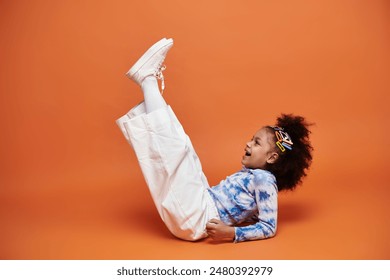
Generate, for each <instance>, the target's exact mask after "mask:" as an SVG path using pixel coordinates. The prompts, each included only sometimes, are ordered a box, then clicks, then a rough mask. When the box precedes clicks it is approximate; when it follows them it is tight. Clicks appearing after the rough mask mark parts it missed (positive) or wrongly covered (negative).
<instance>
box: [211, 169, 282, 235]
mask: <svg viewBox="0 0 390 280" xmlns="http://www.w3.org/2000/svg"><path fill="white" fill-rule="evenodd" d="M209 192H210V194H211V197H212V198H213V199H214V201H215V205H216V207H217V209H218V212H219V215H220V218H221V221H223V222H224V223H225V224H227V225H231V226H235V232H236V235H235V239H234V241H235V242H240V241H246V240H255V239H265V238H269V237H272V236H274V235H275V233H276V224H277V214H278V189H277V185H276V179H275V176H274V175H272V173H270V172H268V171H266V170H261V169H248V168H245V167H244V168H243V169H242V170H241V171H239V172H237V173H235V174H233V175H231V176H229V177H227V178H226V179H225V180H222V181H221V182H220V183H219V184H218V185H216V186H215V187H212V188H210V189H209ZM243 223H244V224H249V225H246V226H241V225H242V224H243Z"/></svg>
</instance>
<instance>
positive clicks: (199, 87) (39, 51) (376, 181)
mask: <svg viewBox="0 0 390 280" xmlns="http://www.w3.org/2000/svg"><path fill="white" fill-rule="evenodd" d="M389 6H390V5H389V2H388V1H386V0H366V1H363V0H362V1H355V0H349V1H348V0H346V1H340V0H331V1H329V0H319V1H301V0H297V1H289V0H280V1H262V0H248V1H225V0H217V1H206V0H201V1H181V0H176V1H173V0H171V1H151V0H150V1H129V0H122V1H96V0H90V1H43V0H41V1H39V0H36V1H27V0H17V1H1V2H0V74H1V75H0V93H1V95H0V98H1V99H0V101H1V103H0V104H1V110H0V114H1V118H0V123H1V138H0V139H1V145H0V148H1V162H0V164H1V168H0V175H1V189H0V223H1V230H0V258H1V259H389V257H390V242H389V237H390V223H389V210H390V206H389V195H390V188H389V179H390V178H389V159H388V158H389V156H390V149H389V143H387V141H388V139H389V137H390V135H389V120H388V113H389V109H388V108H389V107H388V106H389V103H390V102H389V93H390V91H389V89H390V84H389V82H388V77H389V70H390V69H389V66H390V60H389V58H390V57H389V49H390V48H389V47H390V36H389V35H390V34H389V30H390V14H389V11H390V9H389V8H390V7H389ZM165 36H166V37H173V38H174V39H175V45H174V47H173V49H172V50H171V51H170V53H169V56H168V58H167V60H166V64H167V66H168V68H167V70H166V72H165V76H166V85H167V88H166V91H165V93H164V96H165V98H166V100H167V102H168V103H170V104H171V106H172V107H173V108H174V110H175V111H176V114H177V115H178V117H179V119H180V120H181V122H182V123H183V126H184V128H185V129H186V131H187V133H188V134H189V135H190V137H191V139H192V141H193V144H194V146H195V148H196V150H197V152H198V154H199V157H200V159H201V161H202V164H203V167H204V171H205V173H206V175H207V177H208V179H209V181H210V184H212V185H213V184H216V183H218V182H219V180H221V179H223V178H224V177H225V176H227V175H229V174H231V173H233V172H235V171H237V170H238V169H240V167H241V166H240V160H241V157H242V154H243V149H244V146H245V143H246V141H247V140H248V139H249V138H250V137H251V136H252V134H253V133H254V132H255V131H256V130H257V129H258V128H259V127H260V126H262V125H266V124H273V123H274V120H275V118H276V116H277V115H279V114H280V113H281V112H285V113H290V112H292V113H295V114H301V115H303V116H306V117H307V119H308V120H309V121H312V122H315V123H316V126H315V127H313V134H312V142H313V145H314V147H315V153H314V162H313V165H312V169H311V170H310V173H309V176H308V177H307V179H306V180H305V181H304V184H303V185H302V186H301V187H300V188H298V189H297V190H296V191H295V192H287V193H281V194H280V205H279V209H280V210H279V224H278V226H279V230H278V234H277V236H276V237H275V238H272V239H269V240H263V241H255V242H244V243H240V244H231V243H222V244H215V243H213V242H211V241H210V240H203V241H200V242H196V243H189V242H185V241H181V240H178V239H176V238H174V237H172V236H171V235H170V234H169V232H168V231H167V230H166V228H165V226H164V224H163V223H162V222H161V221H160V219H159V217H158V215H157V211H156V209H155V208H154V205H153V203H152V200H151V198H150V195H149V193H148V191H147V188H146V185H145V182H144V179H143V177H142V174H141V172H140V168H139V167H138V163H137V161H136V159H135V156H134V153H133V152H132V151H131V148H130V146H129V145H128V144H127V143H126V141H125V140H124V138H123V137H122V135H121V132H120V131H119V129H118V128H117V127H116V124H115V122H114V121H115V119H116V118H118V117H119V116H121V115H122V114H123V113H125V112H127V110H128V109H129V108H130V107H132V106H133V105H135V104H136V103H138V102H139V101H140V100H141V98H142V95H141V93H140V89H139V88H138V87H137V86H136V85H135V84H133V83H132V82H130V81H129V80H128V79H127V78H125V76H124V73H125V72H126V71H127V70H128V68H129V67H130V66H131V65H132V64H133V63H134V62H135V61H136V60H137V59H138V57H139V56H140V55H141V54H142V53H143V52H144V51H145V50H146V49H147V48H148V47H149V46H150V45H151V44H153V43H154V42H155V41H157V40H159V39H160V38H162V37H165Z"/></svg>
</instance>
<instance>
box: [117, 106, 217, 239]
mask: <svg viewBox="0 0 390 280" xmlns="http://www.w3.org/2000/svg"><path fill="white" fill-rule="evenodd" d="M140 106H141V107H142V104H140V105H138V107H136V108H135V109H134V110H135V111H137V112H138V113H139V114H130V113H128V114H127V115H126V116H127V117H126V116H124V117H122V118H120V119H118V121H117V123H118V125H119V126H120V127H121V126H122V127H123V128H124V132H125V133H124V134H125V137H126V136H127V137H128V139H129V142H130V143H131V145H132V146H133V148H134V150H135V153H136V156H137V158H138V161H139V164H140V166H141V169H142V172H143V174H144V177H145V180H146V183H147V185H148V187H149V190H150V192H151V195H152V198H153V201H154V203H155V205H156V208H157V210H158V212H159V214H160V216H161V218H162V220H163V221H164V222H165V224H166V226H167V227H168V229H169V230H170V231H171V232H172V233H173V234H174V235H175V236H177V237H179V238H182V239H185V240H198V239H201V238H204V237H206V236H207V234H206V232H205V228H206V223H207V222H208V221H209V220H210V219H212V218H218V212H217V210H216V208H215V205H214V202H213V200H212V198H211V197H210V195H209V193H208V191H207V189H208V188H209V185H208V182H207V179H206V177H205V175H204V173H203V171H202V167H201V164H200V161H199V158H198V156H197V155H196V153H195V151H194V148H193V146H192V143H191V141H190V139H189V137H188V136H187V135H186V133H185V132H184V130H183V127H182V126H181V124H180V122H179V121H178V119H177V117H176V115H175V114H174V112H173V111H172V109H171V107H169V106H166V107H165V108H163V109H160V110H156V111H153V112H151V113H150V114H145V113H143V112H142V110H139V108H140ZM137 108H138V109H137ZM130 112H133V113H134V111H130Z"/></svg>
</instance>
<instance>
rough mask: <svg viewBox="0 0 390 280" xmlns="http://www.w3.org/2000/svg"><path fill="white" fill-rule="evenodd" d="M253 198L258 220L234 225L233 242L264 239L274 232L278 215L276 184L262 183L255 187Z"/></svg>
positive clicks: (271, 235)
mask: <svg viewBox="0 0 390 280" xmlns="http://www.w3.org/2000/svg"><path fill="white" fill-rule="evenodd" d="M255 196H256V197H255V200H256V203H257V207H258V211H259V214H258V222H256V223H254V224H251V225H248V226H244V227H235V238H234V242H241V241H247V240H256V239H266V238H270V237H273V236H274V235H275V234H276V226H277V216H278V190H277V187H276V185H274V184H271V183H265V184H264V183H263V184H260V185H259V186H256V188H255Z"/></svg>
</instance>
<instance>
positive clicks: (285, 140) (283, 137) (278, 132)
mask: <svg viewBox="0 0 390 280" xmlns="http://www.w3.org/2000/svg"><path fill="white" fill-rule="evenodd" d="M269 127H270V128H272V129H273V130H274V131H275V136H276V139H277V141H276V146H278V148H279V149H280V150H281V151H282V152H283V153H284V152H285V151H286V148H287V149H288V150H292V146H293V142H292V140H291V137H290V135H288V133H287V132H285V131H284V129H283V128H281V127H279V126H269Z"/></svg>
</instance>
